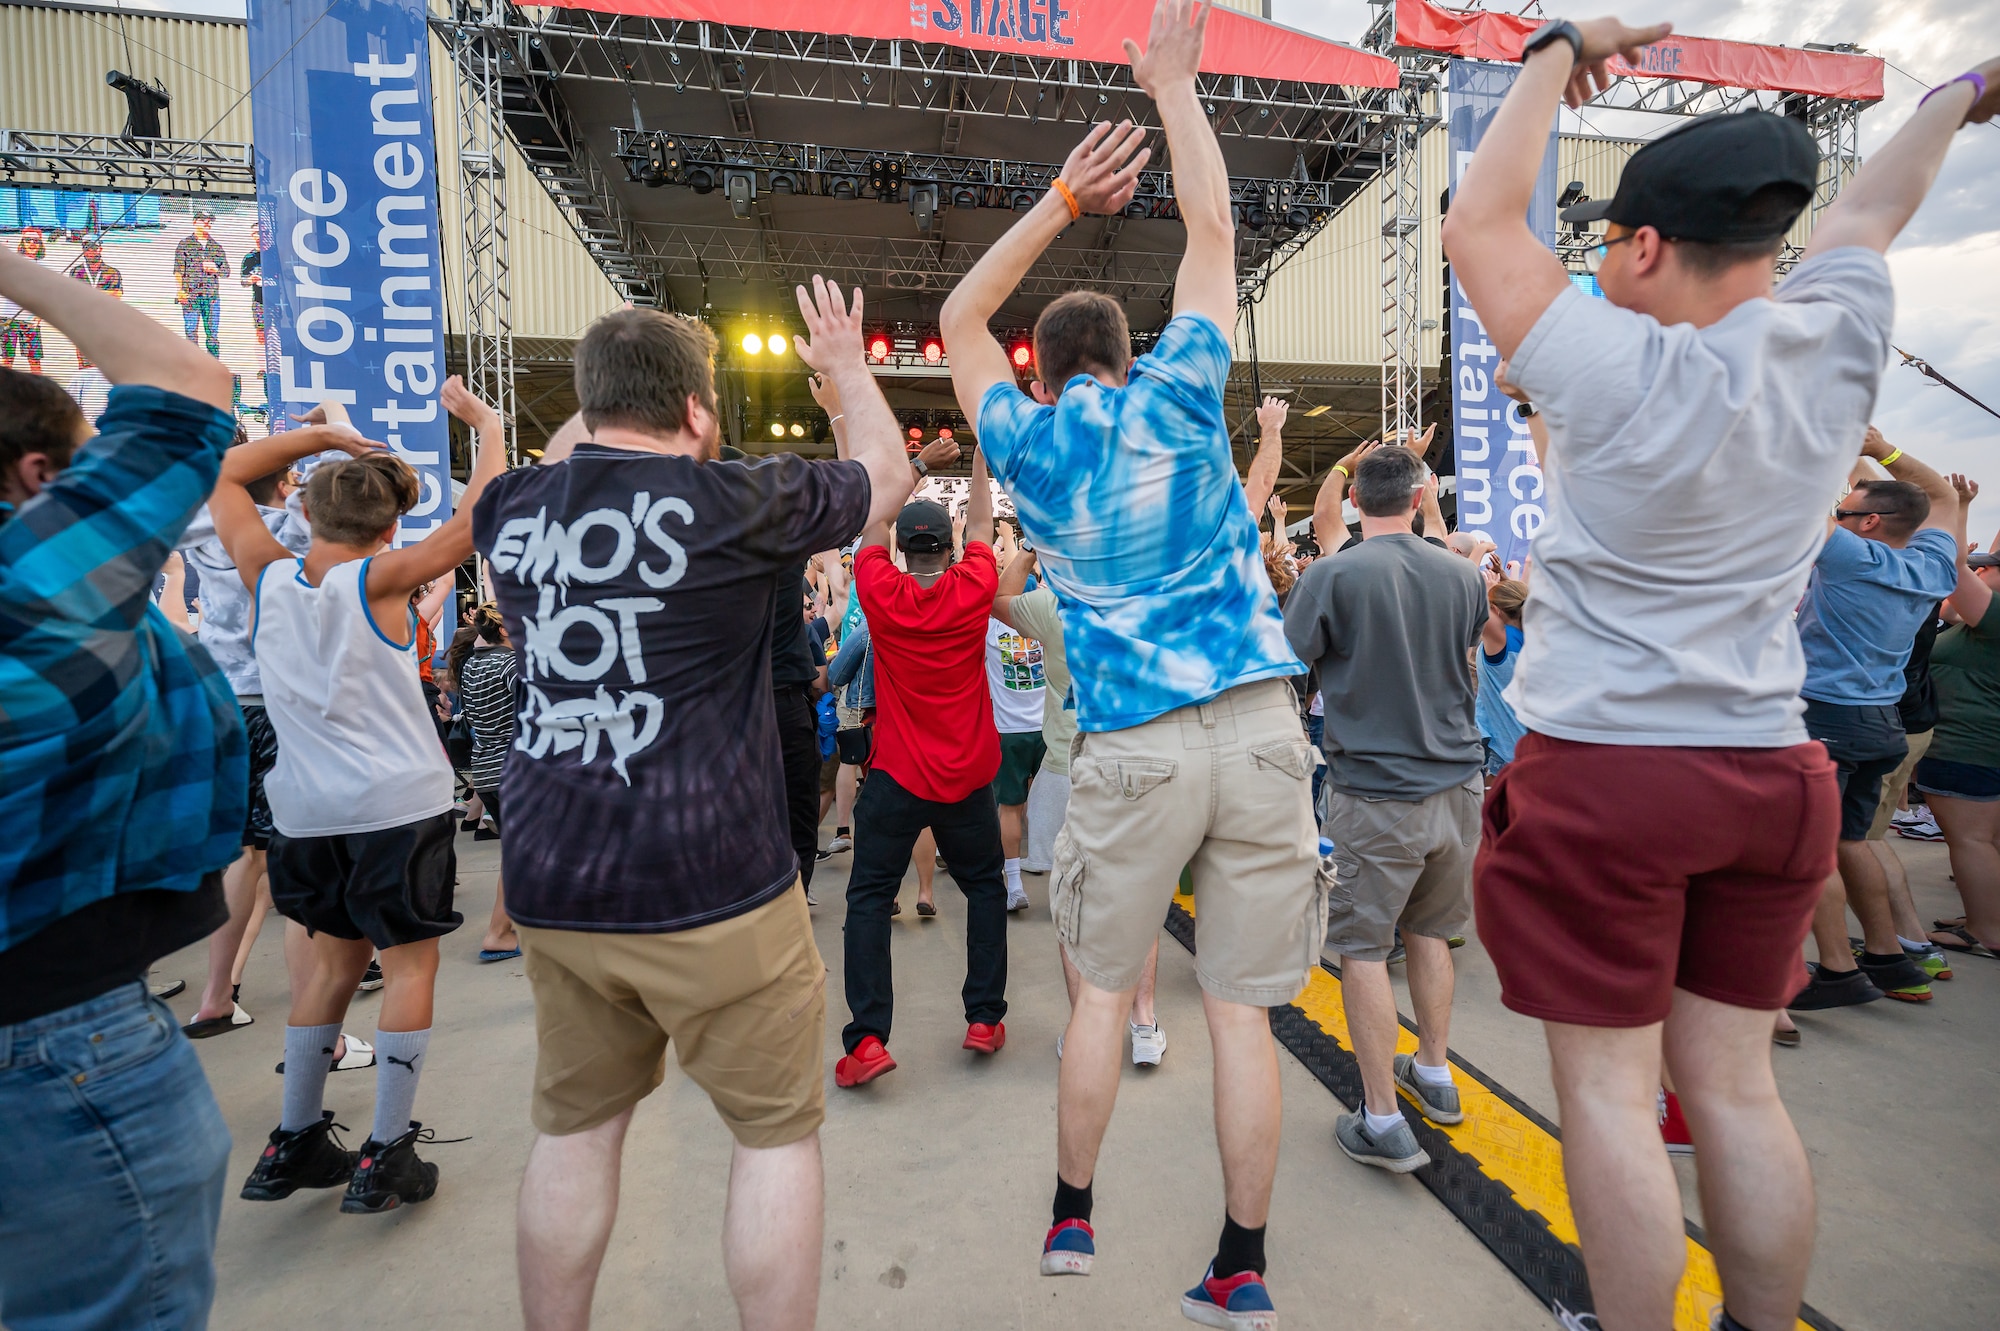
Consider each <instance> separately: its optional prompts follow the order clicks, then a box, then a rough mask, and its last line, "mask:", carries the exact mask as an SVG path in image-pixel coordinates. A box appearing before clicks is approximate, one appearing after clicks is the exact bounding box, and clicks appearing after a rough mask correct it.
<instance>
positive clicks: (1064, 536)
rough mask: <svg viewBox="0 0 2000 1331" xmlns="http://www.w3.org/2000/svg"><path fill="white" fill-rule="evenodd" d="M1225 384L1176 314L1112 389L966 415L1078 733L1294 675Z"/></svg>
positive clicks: (1009, 398)
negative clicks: (1056, 611)
mask: <svg viewBox="0 0 2000 1331" xmlns="http://www.w3.org/2000/svg"><path fill="white" fill-rule="evenodd" d="M1228 378H1229V343H1228V341H1227V340H1226V339H1225V338H1224V337H1223V335H1222V330H1221V329H1219V328H1217V327H1216V326H1215V323H1214V321H1212V320H1210V319H1206V318H1204V317H1202V316H1200V315H1194V314H1183V315H1180V316H1178V317H1176V318H1175V319H1174V320H1173V322H1171V323H1169V324H1168V325H1167V328H1166V331H1165V332H1164V333H1162V334H1161V335H1160V341H1159V344H1158V345H1157V346H1156V347H1155V348H1154V349H1153V350H1152V351H1151V352H1149V353H1147V354H1146V355H1144V356H1141V357H1139V359H1138V360H1136V361H1134V362H1133V364H1132V372H1131V376H1130V378H1129V379H1128V380H1127V382H1126V385H1125V387H1123V388H1106V387H1105V386H1104V385H1103V384H1101V383H1099V382H1098V381H1097V380H1095V379H1093V378H1091V377H1090V376H1088V375H1078V376H1076V377H1075V378H1073V379H1071V380H1070V381H1069V383H1068V384H1067V385H1066V386H1065V387H1064V390H1063V393H1062V396H1061V397H1060V398H1059V399H1058V401H1057V403H1056V405H1055V406H1053V407H1045V406H1041V405H1039V404H1037V403H1036V402H1034V401H1033V400H1032V399H1030V398H1028V397H1026V396H1024V395H1023V394H1022V393H1021V392H1020V391H1019V390H1018V389H1016V388H1015V387H1014V386H1013V385H1012V384H1006V383H1002V384H995V385H994V386H993V387H992V388H991V389H989V390H988V391H987V394H986V397H985V400H984V401H982V402H981V403H980V405H979V447H980V449H981V451H983V452H984V453H985V454H986V461H987V465H989V466H990V467H991V468H992V469H993V474H994V475H995V476H996V477H997V478H999V481H1000V483H1001V484H1002V485H1004V486H1005V487H1006V488H1007V493H1008V494H1010V495H1012V496H1013V499H1014V508H1015V511H1016V512H1017V513H1018V514H1019V516H1020V519H1021V526H1022V528H1023V529H1024V530H1025V531H1026V532H1027V534H1028V536H1029V538H1030V539H1031V540H1033V541H1034V543H1035V553H1036V558H1037V560H1038V562H1039V563H1040V565H1041V568H1042V571H1043V573H1044V574H1045V575H1046V576H1047V578H1048V583H1049V586H1050V588H1051V589H1053V590H1054V592H1055V594H1056V596H1057V597H1058V599H1059V600H1060V602H1061V605H1062V623H1063V639H1064V642H1065V643H1066V644H1067V647H1068V654H1069V667H1070V677H1071V681H1072V687H1073V689H1074V691H1075V695H1076V703H1077V723H1078V726H1079V728H1081V729H1083V730H1086V731H1097V730H1124V729H1126V728H1128V727H1130V726H1136V725H1139V724H1140V723H1142V722H1145V721H1150V720H1152V719H1153V718H1154V717H1156V716H1163V715H1165V714H1166V713H1168V712H1171V711H1173V710H1174V709H1175V708H1177V707H1186V706H1188V705H1189V704H1191V703H1200V702H1207V701H1208V700H1209V699H1211V698H1213V697H1215V696H1216V695H1217V694H1220V693H1222V692H1224V691H1225V690H1227V689H1232V688H1235V687H1236V686H1237V685H1239V684H1248V683H1250V682H1251V681H1253V680H1259V679H1272V678H1276V677H1279V676H1283V675H1297V674H1303V673H1304V672H1305V667H1304V666H1303V665H1301V664H1300V663H1299V660H1298V658H1297V657H1295V656H1293V655H1292V651H1291V648H1290V647H1289V646H1287V645H1286V643H1285V625H1284V620H1283V619H1282V618H1281V617H1280V616H1279V614H1278V598H1277V596H1276V595H1275V594H1273V592H1272V591H1271V579H1270V575H1269V574H1268V573H1266V572H1265V571H1264V559H1263V554H1262V552H1261V551H1260V550H1259V548H1258V537H1257V522H1256V519H1255V518H1254V517H1253V516H1252V514H1251V512H1250V506H1249V504H1248V503H1247V502H1246V501H1245V500H1244V498H1243V487H1242V486H1241V485H1239V484H1238V483H1237V480H1236V466H1235V463H1234V462H1233V461H1232V459H1231V457H1230V452H1229V429H1228V426H1227V425H1226V424H1225V423H1224V421H1223V416H1222V388H1223V384H1224V383H1225V382H1226V381H1227V380H1228Z"/></svg>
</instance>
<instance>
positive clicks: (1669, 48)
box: [1396, 0, 1882, 102]
mask: <svg viewBox="0 0 2000 1331" xmlns="http://www.w3.org/2000/svg"><path fill="white" fill-rule="evenodd" d="M1541 26H1542V25H1541V21H1540V20H1538V19H1526V18H1518V17H1516V16H1515V15H1513V14H1490V13H1486V12H1483V11H1479V10H1461V9H1446V8H1444V7H1443V6H1441V5H1433V4H1430V3H1427V0H1396V45H1398V46H1414V47H1418V48H1420V49H1422V50H1425V51H1441V52H1443V53H1445V54H1447V55H1457V56H1465V57H1467V58H1469V59H1474V60H1518V59H1520V58H1521V43H1522V42H1523V41H1524V40H1526V39H1527V37H1528V34H1530V33H1532V32H1533V31H1534V30H1535V29H1537V28H1539V27H1541ZM1611 68H1612V69H1614V70H1616V71H1617V72H1618V73H1620V74H1624V75H1629V76H1631V77H1635V78H1642V79H1687V80H1689V81H1690V82H1694V83H1713V84H1717V85H1720V86H1722V87H1729V88H1752V89H1760V90H1764V91H1769V92H1801V93H1810V94H1813V95H1816V96H1820V97H1842V98H1851V99H1853V100H1855V101H1862V102H1878V101H1880V100H1882V61H1881V60H1880V58H1878V57H1876V56H1872V55H1848V54H1845V53H1843V52H1840V51H1801V50H1797V49H1795V48H1793V47H1789V46H1758V45H1756V44H1754V43H1751V42H1726V41H1720V40H1717V39H1715V38H1710V37H1682V36H1678V35H1676V36H1672V37H1669V38H1667V39H1666V40H1665V41H1662V42H1656V43H1654V44H1653V45H1652V46H1649V47H1647V48H1646V49H1645V50H1644V51H1643V52H1641V56H1640V62H1639V63H1638V64H1637V65H1628V64H1626V63H1625V62H1624V61H1623V60H1619V59H1614V60H1612V62H1611Z"/></svg>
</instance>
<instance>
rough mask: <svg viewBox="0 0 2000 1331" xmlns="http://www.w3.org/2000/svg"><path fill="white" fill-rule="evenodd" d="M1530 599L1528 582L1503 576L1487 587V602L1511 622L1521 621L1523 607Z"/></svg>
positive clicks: (1501, 616)
mask: <svg viewBox="0 0 2000 1331" xmlns="http://www.w3.org/2000/svg"><path fill="white" fill-rule="evenodd" d="M1527 599H1528V584H1527V583H1525V582H1517V581H1515V580H1514V579H1513V578H1502V579H1501V580H1500V581H1498V582H1496V583H1494V584H1493V585H1492V586H1491V587H1488V588H1487V589H1486V604H1488V605H1490V606H1492V607H1493V608H1494V609H1495V610H1497V611H1499V612H1500V618H1502V619H1504V620H1506V621H1507V622H1508V623H1509V624H1518V623H1520V622H1521V607H1522V605H1524V604H1525V603H1526V602H1527Z"/></svg>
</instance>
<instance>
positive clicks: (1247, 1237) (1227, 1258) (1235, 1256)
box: [1214, 1212, 1264, 1280]
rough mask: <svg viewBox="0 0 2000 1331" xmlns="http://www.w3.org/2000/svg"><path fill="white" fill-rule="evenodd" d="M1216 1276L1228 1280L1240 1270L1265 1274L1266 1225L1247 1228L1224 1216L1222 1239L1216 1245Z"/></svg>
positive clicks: (1224, 1214)
mask: <svg viewBox="0 0 2000 1331" xmlns="http://www.w3.org/2000/svg"><path fill="white" fill-rule="evenodd" d="M1214 1271H1215V1278H1216V1279H1217V1280H1227V1279H1229V1277H1231V1276H1233V1275H1235V1274H1236V1273H1237V1272H1239V1271H1255V1272H1256V1273H1257V1274H1258V1275H1260V1276H1261V1275H1263V1274H1264V1226H1262V1225H1259V1226H1257V1228H1255V1229H1245V1228H1244V1227H1243V1226H1241V1225H1239V1224H1237V1223H1236V1222H1235V1221H1234V1220H1232V1219H1230V1218H1229V1214H1228V1213H1227V1212H1224V1213H1223V1216H1222V1241H1221V1242H1219V1243H1217V1244H1216V1245H1215V1263H1214Z"/></svg>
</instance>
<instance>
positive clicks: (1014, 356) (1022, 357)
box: [1007, 338, 1035, 373]
mask: <svg viewBox="0 0 2000 1331" xmlns="http://www.w3.org/2000/svg"><path fill="white" fill-rule="evenodd" d="M1007 359H1009V360H1011V361H1013V362H1014V369H1015V371H1016V372H1017V373H1020V372H1025V371H1026V370H1028V369H1029V368H1030V367H1031V366H1033V365H1034V363H1035V347H1034V344H1033V343H1032V342H1029V341H1027V340H1026V339H1025V338H1024V339H1022V340H1021V341H1019V342H1016V343H1015V344H1014V345H1013V346H1011V347H1009V348H1008V349H1007Z"/></svg>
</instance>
